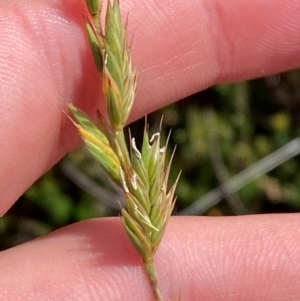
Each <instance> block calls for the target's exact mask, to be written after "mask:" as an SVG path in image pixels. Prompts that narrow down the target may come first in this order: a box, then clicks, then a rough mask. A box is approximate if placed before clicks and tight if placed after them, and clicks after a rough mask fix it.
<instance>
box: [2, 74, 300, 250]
mask: <svg viewBox="0 0 300 301" xmlns="http://www.w3.org/2000/svg"><path fill="white" fill-rule="evenodd" d="M299 83H300V72H299V71H292V72H289V73H284V74H280V75H275V76H271V77H267V78H262V79H258V80H254V81H250V82H243V83H238V84H235V85H223V86H216V87H214V88H211V89H208V90H205V91H203V92H200V93H198V94H195V95H193V96H191V97H189V98H187V99H183V100H181V101H179V102H177V103H176V104H173V105H171V106H169V107H167V108H164V109H162V110H161V111H158V112H155V113H153V114H151V115H150V116H148V122H149V123H150V124H151V127H152V126H154V128H155V127H156V128H157V127H158V126H159V123H160V119H161V115H162V114H163V115H164V126H163V128H164V133H165V135H166V136H167V134H168V132H169V130H170V129H172V134H171V140H170V144H171V145H172V146H174V145H177V151H176V156H175V160H174V168H173V179H174V178H175V176H176V175H177V173H178V171H179V170H181V169H182V170H183V171H182V176H181V180H180V182H179V184H178V189H177V196H178V201H177V205H176V208H175V212H174V214H195V215H197V214H204V215H240V214H250V213H272V212H297V211H299V210H300V173H299V171H300V159H299V158H298V156H297V155H298V153H299V152H300V142H299V141H300V139H299V138H297V137H298V136H299V126H300V118H299V113H300V87H299ZM143 126H144V119H141V120H139V121H137V122H136V123H134V124H132V125H131V130H132V133H133V136H135V137H137V138H138V137H141V136H140V135H141V132H140V129H141V128H142V127H143ZM138 140H139V139H138ZM266 158H267V159H266ZM261 160H262V161H261ZM119 201H120V202H122V194H121V193H120V191H118V190H117V189H116V187H115V186H114V185H113V184H112V183H111V182H109V181H108V180H107V178H106V176H105V174H103V172H102V171H101V170H100V168H99V165H98V164H97V163H96V162H95V161H94V160H93V159H92V158H91V156H90V155H89V154H88V153H87V151H86V150H84V149H78V150H76V151H74V152H72V153H71V154H69V155H68V156H67V157H66V158H64V159H63V160H62V161H61V162H60V163H59V164H57V165H56V166H55V167H54V168H53V169H52V170H50V171H49V172H48V173H47V174H46V175H44V176H43V177H42V178H40V179H39V180H38V181H37V182H36V183H35V184H34V185H33V186H32V187H31V188H29V189H28V190H27V191H26V192H25V194H24V195H23V196H22V197H21V198H20V199H19V200H18V202H17V203H16V204H15V205H14V206H13V207H12V208H11V209H10V211H9V212H8V213H7V214H6V215H5V217H3V218H2V219H0V237H1V240H0V250H3V249H6V248H9V247H12V246H14V245H17V244H20V243H22V242H24V241H27V240H30V239H32V238H34V237H37V236H40V235H43V234H46V233H48V232H50V231H52V230H54V229H57V228H60V227H62V226H65V225H67V224H70V223H74V222H76V221H79V220H83V219H88V218H93V217H99V216H102V217H103V216H112V215H118V212H119V210H118V209H119V204H118V202H119Z"/></svg>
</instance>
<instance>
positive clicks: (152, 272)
mask: <svg viewBox="0 0 300 301" xmlns="http://www.w3.org/2000/svg"><path fill="white" fill-rule="evenodd" d="M143 262H144V266H145V268H146V272H147V276H148V279H149V282H150V285H151V289H152V292H153V295H154V298H155V300H156V301H163V300H164V299H163V296H162V294H161V291H160V288H159V285H158V280H157V273H156V269H155V265H154V261H153V257H152V256H151V257H148V258H143Z"/></svg>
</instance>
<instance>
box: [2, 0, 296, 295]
mask: <svg viewBox="0 0 300 301" xmlns="http://www.w3.org/2000/svg"><path fill="white" fill-rule="evenodd" d="M123 2H124V3H123ZM123 2H122V3H121V7H122V8H123V11H124V12H128V11H129V12H130V22H129V28H130V30H131V32H133V31H134V32H135V37H134V44H133V57H134V58H135V63H136V65H138V66H139V69H140V80H139V85H140V86H139V94H138V98H137V104H136V106H135V107H134V110H133V117H132V118H133V119H134V118H137V117H141V116H142V115H144V114H146V113H147V112H150V111H153V110H154V109H157V108H159V107H161V106H164V105H166V104H168V103H171V102H173V101H175V100H177V99H180V98H183V97H185V96H187V95H189V94H192V93H194V92H197V91H199V90H201V89H204V88H206V87H208V86H210V85H212V84H216V83H221V82H228V81H236V80H242V79H246V78H251V77H257V76H262V75H268V74H272V73H275V72H279V71H284V70H287V69H291V68H297V67H299V65H300V56H299V46H300V39H299V33H300V21H299V20H300V18H299V17H300V10H299V8H300V4H298V1H296V0H294V1H292V0H289V1H285V2H284V3H282V1H279V0H277V1H264V2H262V3H254V4H253V3H252V4H250V3H249V1H237V0H235V1H233V0H232V1H229V2H228V1H227V2H226V4H224V3H221V1H219V2H216V1H198V2H197V1H195V2H187V1H182V0H176V1H172V3H171V4H170V3H169V2H168V1H161V2H157V3H156V2H155V3H154V2H151V1H150V2H149V1H148V2H140V1H136V0H131V1H130V2H129V0H124V1H123ZM83 3H84V1H79V0H65V1H47V0H45V1H37V0H35V1H34V0H27V1H26V2H22V4H20V2H14V1H10V2H5V1H2V7H1V18H0V24H1V29H2V30H1V32H0V37H1V39H0V40H1V49H0V64H1V75H0V83H1V92H2V93H1V102H0V116H1V121H2V123H1V125H2V126H1V128H0V137H1V148H0V152H1V156H0V158H2V160H1V170H0V178H1V180H0V188H1V192H2V195H1V202H0V213H1V214H4V213H5V212H6V211H7V210H8V208H9V207H10V206H11V205H12V204H13V203H14V201H15V200H16V199H17V198H18V197H19V196H20V195H21V194H22V193H23V192H24V190H25V189H27V188H28V187H29V186H30V185H31V184H32V183H33V182H34V181H35V180H36V179H37V178H38V177H39V176H40V175H42V174H43V173H44V172H45V171H46V170H47V169H48V168H50V167H51V166H52V165H53V164H54V163H55V162H57V161H58V160H59V159H60V158H61V157H62V156H63V155H64V154H65V153H66V152H67V151H68V150H70V149H72V148H73V147H74V146H75V145H76V144H77V143H78V140H76V136H77V134H76V131H75V130H74V128H73V127H72V125H71V124H70V123H69V122H68V121H67V120H66V118H65V116H64V115H63V114H62V110H63V109H65V104H66V102H74V103H76V104H77V105H79V106H80V107H81V108H83V109H85V110H86V111H88V112H94V111H95V107H96V103H97V101H98V96H99V95H100V93H99V88H98V79H97V73H96V70H95V67H94V63H93V60H92V58H91V54H90V50H89V46H88V45H87V43H86V39H85V35H84V31H83V29H82V28H83V24H82V23H83V22H82V12H84V10H85V8H84V4H83ZM299 226H300V222H299V216H298V215H269V216H248V217H234V218H229V217H224V218H203V217H201V218H196V217H193V218H184V217H180V218H173V219H172V220H171V222H170V224H169V227H168V230H167V232H166V235H165V237H164V240H163V243H162V245H161V248H160V249H159V251H158V253H157V256H156V260H157V269H158V275H159V280H160V283H161V287H162V290H163V292H164V294H165V296H167V297H168V298H169V300H177V299H178V298H179V296H180V298H181V300H202V299H204V300H221V299H223V300H224V299H225V300H226V299H227V300H272V301H273V300H298V299H299V296H300V288H299V284H298V281H299V274H300V266H299V262H300V261H299V259H300V258H299V257H300V255H299V254H300V252H299V251H300V243H299V242H300V240H299V238H300V233H299V229H300V227H299ZM0 264H1V271H0V279H1V281H0V300H18V299H22V300H43V299H44V300H93V299H96V300H126V299H130V300H141V299H142V300H147V296H148V299H149V300H150V299H151V297H150V295H151V292H150V288H149V285H148V282H147V279H146V277H145V276H144V272H143V270H142V265H141V263H140V259H139V256H138V255H137V254H136V253H135V251H134V250H133V248H132V247H131V245H130V243H129V242H128V240H127V238H126V236H125V233H124V231H123V229H122V226H121V223H120V222H119V220H118V219H114V218H113V219H99V220H91V221H85V222H81V223H78V224H74V225H71V226H69V227H66V228H64V229H61V230H59V231H56V232H54V233H53V234H51V235H48V236H46V237H44V238H40V239H38V240H35V241H32V242H29V243H26V244H24V245H21V246H18V247H16V248H13V249H10V250H7V251H5V252H2V253H1V255H0ZM167 300H168V299H167Z"/></svg>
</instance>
